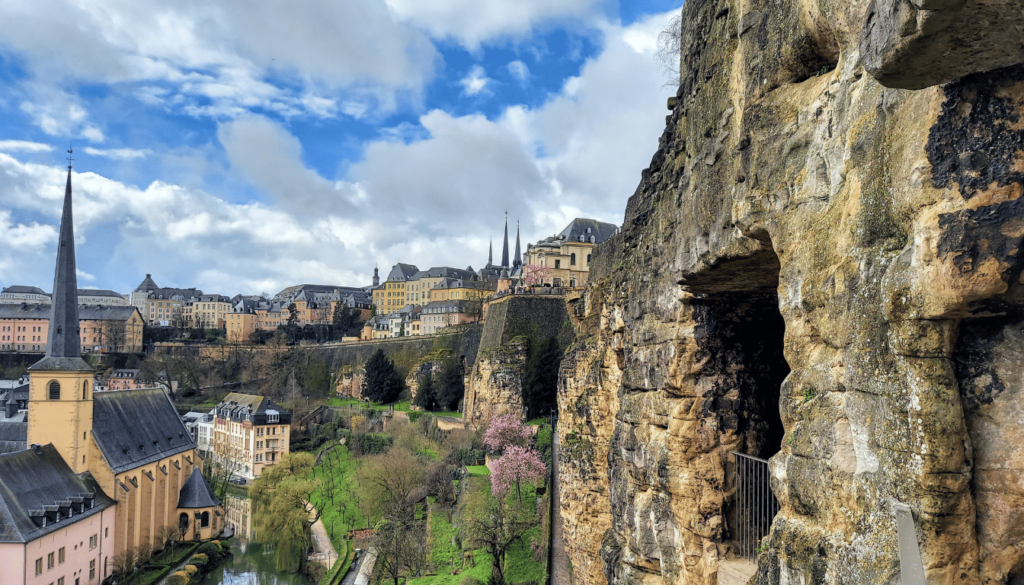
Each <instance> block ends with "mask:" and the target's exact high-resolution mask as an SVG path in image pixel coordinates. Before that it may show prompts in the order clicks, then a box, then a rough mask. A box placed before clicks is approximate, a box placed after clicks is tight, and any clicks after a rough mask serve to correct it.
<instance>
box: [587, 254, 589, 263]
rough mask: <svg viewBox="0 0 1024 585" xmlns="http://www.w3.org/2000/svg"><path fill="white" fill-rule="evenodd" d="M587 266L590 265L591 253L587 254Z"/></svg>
mask: <svg viewBox="0 0 1024 585" xmlns="http://www.w3.org/2000/svg"><path fill="white" fill-rule="evenodd" d="M587 266H590V254H587Z"/></svg>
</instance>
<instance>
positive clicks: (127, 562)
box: [113, 547, 139, 577]
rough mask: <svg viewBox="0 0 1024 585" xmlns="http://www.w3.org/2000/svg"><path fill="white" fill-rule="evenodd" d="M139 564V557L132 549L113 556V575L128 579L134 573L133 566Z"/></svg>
mask: <svg viewBox="0 0 1024 585" xmlns="http://www.w3.org/2000/svg"><path fill="white" fill-rule="evenodd" d="M138 562H139V555H138V553H136V552H135V549H134V548H132V547H128V548H126V549H125V550H124V551H122V552H120V553H118V554H116V555H114V561H113V563H114V574H115V575H120V576H122V577H128V576H129V575H131V574H132V573H133V572H135V565H136V564H137V563H138Z"/></svg>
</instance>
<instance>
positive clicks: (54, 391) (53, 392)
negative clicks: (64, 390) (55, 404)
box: [49, 380, 60, 400]
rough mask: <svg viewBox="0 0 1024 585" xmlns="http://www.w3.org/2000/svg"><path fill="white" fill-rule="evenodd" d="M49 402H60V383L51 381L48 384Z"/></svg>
mask: <svg viewBox="0 0 1024 585" xmlns="http://www.w3.org/2000/svg"><path fill="white" fill-rule="evenodd" d="M49 388H50V400H60V382H58V381H57V380H53V381H52V382H50V386H49Z"/></svg>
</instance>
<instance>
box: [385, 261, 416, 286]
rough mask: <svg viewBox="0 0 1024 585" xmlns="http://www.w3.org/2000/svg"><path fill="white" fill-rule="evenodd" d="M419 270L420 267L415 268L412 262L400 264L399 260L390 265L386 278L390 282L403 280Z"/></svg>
mask: <svg viewBox="0 0 1024 585" xmlns="http://www.w3.org/2000/svg"><path fill="white" fill-rule="evenodd" d="M419 271H420V269H419V268H416V265H414V264H402V263H401V262H399V263H398V264H395V265H394V266H392V267H391V272H389V273H388V280H389V281H391V282H403V281H406V280H409V279H410V278H412V277H413V276H415V275H416V273H417V272H419Z"/></svg>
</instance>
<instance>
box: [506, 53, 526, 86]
mask: <svg viewBox="0 0 1024 585" xmlns="http://www.w3.org/2000/svg"><path fill="white" fill-rule="evenodd" d="M507 67H508V72H509V73H510V74H511V75H512V77H515V78H516V79H518V80H519V82H520V83H525V82H526V81H527V80H528V79H530V68H529V67H527V66H526V63H523V62H522V61H519V60H518V59H517V60H515V61H512V62H511V63H509V64H508V65H507Z"/></svg>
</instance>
